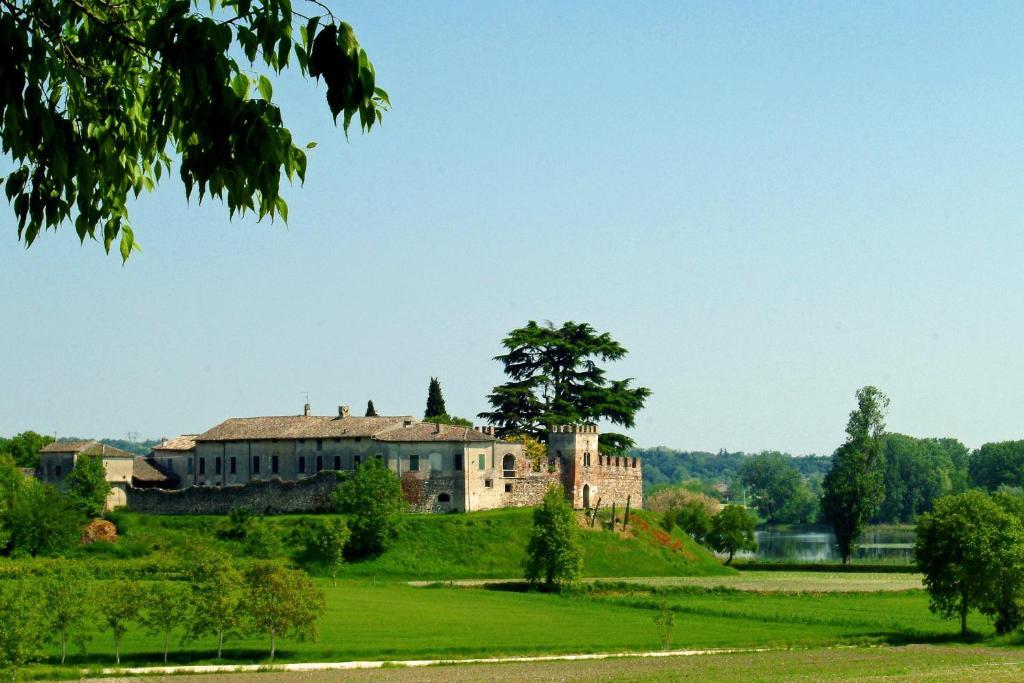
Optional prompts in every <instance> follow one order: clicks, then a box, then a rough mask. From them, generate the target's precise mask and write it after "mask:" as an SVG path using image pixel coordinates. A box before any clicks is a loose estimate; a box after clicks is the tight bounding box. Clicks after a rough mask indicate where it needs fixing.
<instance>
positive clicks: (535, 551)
mask: <svg viewBox="0 0 1024 683" xmlns="http://www.w3.org/2000/svg"><path fill="white" fill-rule="evenodd" d="M579 534H580V531H579V527H578V525H577V524H576V516H575V515H574V514H573V511H572V507H571V506H570V505H569V504H568V503H567V502H566V501H565V494H564V492H563V491H562V489H561V487H559V486H552V487H551V488H549V489H548V491H547V493H546V494H544V502H543V504H542V505H541V506H540V507H539V508H537V509H536V510H534V511H533V530H532V532H531V533H530V543H529V545H527V547H526V560H525V563H524V570H525V577H526V580H527V581H529V582H530V583H531V584H533V585H536V584H537V583H539V582H540V581H541V580H542V579H543V581H544V584H545V585H546V586H547V587H548V588H556V587H561V586H564V585H571V584H574V583H576V582H577V581H579V578H580V575H581V574H582V573H583V545H582V543H581V542H580V537H579Z"/></svg>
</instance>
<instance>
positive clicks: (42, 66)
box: [0, 0, 389, 259]
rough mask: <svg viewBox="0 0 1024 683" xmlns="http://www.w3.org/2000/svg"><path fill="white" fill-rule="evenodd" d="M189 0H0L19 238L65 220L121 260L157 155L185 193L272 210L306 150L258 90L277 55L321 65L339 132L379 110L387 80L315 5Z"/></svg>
mask: <svg viewBox="0 0 1024 683" xmlns="http://www.w3.org/2000/svg"><path fill="white" fill-rule="evenodd" d="M203 4H205V3H200V2H198V1H195V2H193V1H192V0H133V1H132V2H110V1H109V0H52V1H50V2H38V1H37V0H2V2H0V45H2V46H3V49H0V146H2V150H3V152H4V153H5V154H6V155H7V156H8V157H10V159H12V160H13V162H14V170H13V171H12V172H11V173H9V174H8V175H7V176H6V178H3V185H4V189H5V191H6V194H7V198H8V200H9V201H10V202H11V205H12V206H13V208H14V214H15V216H16V217H17V221H18V237H19V239H21V240H23V241H24V242H25V244H26V245H31V244H32V243H33V242H34V241H35V239H36V237H37V236H38V235H39V232H40V231H41V230H42V229H43V228H54V229H56V228H58V227H59V226H60V225H61V224H63V223H71V224H73V225H74V226H75V231H76V232H77V234H78V237H79V239H81V240H85V238H86V237H88V238H91V239H100V240H102V243H103V245H104V247H105V248H106V249H107V250H108V251H109V250H110V247H111V245H112V244H113V243H114V242H115V241H116V240H119V242H120V252H121V256H122V258H125V259H127V258H128V255H129V254H130V253H131V252H132V250H133V248H134V247H135V239H134V234H133V232H132V228H131V227H130V222H129V217H128V205H129V199H130V198H131V197H137V196H138V195H139V193H140V192H141V191H142V190H143V189H146V190H152V189H153V188H154V187H155V186H156V184H157V183H159V182H160V179H161V177H162V174H163V173H170V171H171V164H172V158H174V159H175V160H177V163H178V166H179V169H178V175H179V176H180V177H181V180H182V182H183V183H184V185H185V194H186V197H189V196H191V194H192V192H193V190H198V192H199V199H200V201H202V199H203V197H204V196H205V195H206V194H209V195H211V196H213V197H218V198H222V199H224V200H226V202H227V205H228V209H229V212H230V213H231V215H234V214H235V212H243V213H244V212H246V211H253V212H255V213H256V214H257V215H258V216H259V217H260V218H263V217H264V216H270V217H271V218H273V217H274V216H277V215H280V216H281V217H282V218H283V219H285V220H287V218H288V209H287V205H286V204H285V201H284V199H283V198H282V197H281V193H280V185H281V181H282V179H283V178H287V179H288V180H291V179H293V178H294V177H295V176H298V178H299V180H303V179H304V178H305V174H306V154H305V151H303V150H302V149H300V148H299V147H298V146H296V145H295V144H294V142H293V139H292V134H291V132H290V131H289V130H288V128H286V127H285V126H284V123H283V120H282V117H281V111H280V109H279V108H278V106H277V105H276V104H274V103H273V101H272V98H273V86H272V84H271V81H270V78H268V75H267V74H271V75H272V74H277V73H280V72H281V71H282V70H283V69H285V68H286V67H289V66H292V65H294V66H295V67H297V69H298V72H299V74H300V75H302V76H308V77H313V78H317V79H319V78H320V77H323V79H324V81H325V82H326V84H327V105H328V107H329V108H330V111H331V113H332V114H333V115H334V117H335V119H337V117H338V116H339V115H342V116H343V126H344V128H345V130H346V131H347V130H348V128H349V124H350V123H351V121H352V119H353V118H356V117H358V119H359V123H360V126H361V127H362V129H363V130H365V131H369V130H370V128H371V127H372V126H373V125H374V124H375V123H377V122H379V121H380V120H381V119H382V116H383V111H384V110H386V108H387V106H388V104H389V102H388V96H387V93H385V92H384V91H383V90H381V89H380V88H378V87H377V86H376V78H375V74H374V69H373V65H372V64H371V63H370V61H369V59H368V57H367V55H366V52H365V51H364V50H363V49H362V48H361V47H360V45H359V42H358V41H357V40H356V37H355V33H354V32H353V30H352V27H351V26H349V25H348V24H346V23H344V22H342V21H340V20H339V19H338V18H337V17H335V16H334V14H333V13H332V12H331V10H330V9H329V8H328V6H327V5H326V4H325V3H322V2H318V1H317V0H309V1H308V2H305V3H295V4H297V5H299V7H301V10H302V11H299V9H295V8H293V3H291V2H263V3H253V2H252V0H211V1H210V3H209V9H210V11H209V12H208V13H206V12H202V11H200V5H203ZM258 71H262V72H263V73H258ZM312 146H313V143H310V144H309V145H307V148H308V147H312Z"/></svg>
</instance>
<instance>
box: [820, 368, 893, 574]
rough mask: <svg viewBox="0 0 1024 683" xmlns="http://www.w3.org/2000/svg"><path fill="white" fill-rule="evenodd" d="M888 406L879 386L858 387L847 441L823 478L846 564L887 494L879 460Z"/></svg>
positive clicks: (826, 508)
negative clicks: (865, 526) (864, 527)
mask: <svg viewBox="0 0 1024 683" xmlns="http://www.w3.org/2000/svg"><path fill="white" fill-rule="evenodd" d="M888 407H889V399H888V397H886V395H885V394H883V393H882V392H881V391H879V390H878V389H877V388H875V387H872V386H867V387H864V388H862V389H859V390H858V391H857V408H856V409H855V410H854V411H853V412H851V413H850V419H849V422H848V423H847V426H846V443H844V444H843V445H842V446H840V447H839V448H838V449H837V450H836V452H835V454H834V455H833V456H832V469H831V470H829V473H828V474H826V475H825V479H824V481H823V482H822V488H823V489H824V496H823V497H822V501H821V507H822V512H823V513H824V515H825V519H827V520H828V522H829V523H830V524H831V525H832V528H833V530H834V531H835V534H836V541H837V542H838V544H839V553H840V555H842V557H843V564H850V561H851V560H852V558H853V549H854V547H855V546H856V543H857V539H859V538H860V534H861V530H862V529H863V526H864V524H865V523H866V522H867V521H868V519H869V518H870V517H871V515H872V514H873V513H874V511H875V510H876V509H877V508H878V506H879V505H880V504H881V503H882V500H883V498H884V496H885V489H884V481H883V478H882V472H881V468H880V466H879V460H880V457H881V453H882V439H883V437H884V436H885V413H886V410H887V409H888Z"/></svg>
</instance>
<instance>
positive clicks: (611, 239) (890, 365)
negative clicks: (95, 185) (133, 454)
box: [0, 2, 1024, 453]
mask: <svg viewBox="0 0 1024 683" xmlns="http://www.w3.org/2000/svg"><path fill="white" fill-rule="evenodd" d="M341 15H342V16H343V17H344V18H345V19H347V20H348V21H350V22H351V23H352V24H353V25H354V26H355V28H356V31H357V33H358V35H359V37H360V39H361V41H362V42H363V44H364V46H365V47H366V48H367V50H368V51H369V52H370V54H371V57H372V59H373V60H374V62H375V64H376V67H377V73H378V77H379V81H380V84H381V85H383V86H384V87H385V88H387V89H388V90H389V92H390V93H391V95H392V99H393V102H394V105H395V106H394V111H393V112H392V113H391V114H390V115H388V116H387V118H386V119H385V125H384V126H383V128H381V129H379V130H375V131H374V132H373V133H372V134H370V135H368V136H363V135H359V134H354V135H353V136H352V139H351V141H349V142H346V141H345V139H344V136H343V135H342V134H341V132H340V131H339V130H338V129H336V128H334V127H333V125H332V124H331V119H330V115H329V113H328V111H327V107H326V105H325V104H324V102H323V87H322V86H320V87H319V88H318V87H317V86H315V85H314V84H312V83H305V82H302V81H299V80H296V79H291V78H285V79H283V80H280V81H278V82H277V85H276V88H275V99H276V100H277V101H279V102H281V103H283V106H284V115H285V120H286V122H287V123H288V124H290V125H291V126H292V127H293V130H295V131H296V132H297V136H298V139H299V140H301V141H306V140H317V141H318V142H319V146H318V147H317V148H316V149H315V150H313V151H312V152H311V155H310V163H309V180H308V182H307V183H306V184H305V186H304V187H298V186H296V187H293V188H292V189H290V190H289V191H288V193H287V197H288V199H289V201H290V205H291V221H290V224H289V225H288V226H287V227H285V226H284V225H282V224H280V223H277V224H270V223H263V224H257V223H255V221H253V220H237V219H236V220H235V221H234V222H229V220H228V216H227V211H226V209H225V208H224V207H223V206H222V205H220V204H218V203H215V202H214V203H208V204H204V205H203V206H202V207H199V206H196V204H195V203H194V202H193V203H192V205H191V206H189V205H186V203H185V201H184V193H183V189H182V187H181V185H180V183H177V182H166V181H165V182H164V184H163V185H162V186H161V187H160V188H159V190H158V191H157V192H155V193H153V194H150V195H148V196H143V197H142V198H141V199H140V200H139V201H138V203H137V205H136V206H135V208H134V214H133V218H134V224H135V227H136V235H137V236H138V239H139V241H140V242H141V243H142V247H143V249H144V253H143V254H141V255H138V256H136V257H134V258H132V260H131V261H130V262H129V263H128V265H127V266H125V267H122V266H121V264H120V259H119V258H118V257H116V256H113V255H111V256H109V257H108V256H105V255H103V252H102V249H101V248H100V247H99V246H98V245H95V244H86V245H85V246H84V247H81V246H79V245H78V242H77V239H76V238H75V236H74V232H73V230H72V229H70V228H69V229H66V230H62V231H60V232H57V233H52V232H51V233H47V234H46V235H44V236H42V237H41V238H40V239H39V240H38V242H37V243H36V245H35V246H33V247H32V248H31V249H29V250H27V251H26V250H24V249H23V248H22V246H21V245H20V244H19V243H17V242H16V240H15V227H14V220H13V218H12V213H11V211H10V209H9V208H8V207H6V206H4V207H2V208H3V210H2V211H0V317H2V319H3V320H4V322H5V325H4V328H5V331H4V333H3V336H2V341H0V434H5V433H11V432H16V431H21V430H23V429H36V430H39V431H45V432H50V433H53V432H56V433H57V434H58V435H71V434H74V435H83V436H84V435H96V436H122V435H124V434H125V433H126V432H128V431H136V432H139V433H141V434H142V435H143V436H155V437H159V436H170V435H173V434H176V433H179V432H187V431H203V430H205V429H207V428H209V427H210V426H212V425H214V424H215V423H217V422H219V421H220V420H222V419H224V418H226V417H230V416H243V415H261V414H292V413H297V412H299V411H300V410H301V405H302V401H303V398H302V395H301V394H300V392H302V391H309V392H310V394H311V399H312V403H313V406H314V409H315V411H316V412H318V413H330V412H333V411H334V410H336V406H337V405H338V404H339V403H348V404H351V405H352V406H353V410H355V411H360V412H361V411H362V409H363V408H364V406H365V404H366V400H367V399H368V398H372V399H373V400H374V402H375V403H376V405H377V407H378V410H380V411H381V412H383V413H420V412H421V411H422V410H423V405H424V401H425V398H426V389H427V382H428V379H429V377H430V376H431V375H436V376H439V377H440V378H441V381H442V385H443V387H444V392H445V397H446V399H447V402H448V407H449V410H450V412H453V413H456V414H460V415H466V416H472V415H474V414H475V413H477V412H479V411H481V410H483V409H485V408H486V404H485V401H484V396H485V395H486V394H487V393H488V391H489V390H490V388H491V387H492V386H494V385H495V384H496V383H498V382H499V381H500V380H501V379H502V376H501V374H500V367H499V366H498V364H497V363H495V362H494V361H492V360H491V357H492V356H494V355H495V354H497V353H499V352H500V347H499V342H500V339H501V337H502V336H503V334H504V333H505V332H507V331H508V330H509V329H511V328H513V327H515V326H518V325H521V324H522V323H524V322H526V321H527V320H529V319H531V318H532V319H538V320H545V319H550V320H553V321H556V322H561V321H563V320H566V319H572V320H585V321H590V322H591V323H592V324H593V325H595V326H596V327H597V328H599V329H601V330H606V331H609V332H611V333H612V335H613V336H614V337H616V338H617V339H619V340H620V341H621V342H622V343H623V344H624V345H625V346H626V347H627V348H628V349H629V350H630V352H631V353H630V355H629V357H628V359H627V360H626V361H624V362H621V363H619V364H617V365H616V366H614V367H612V368H611V369H610V375H611V376H612V377H619V376H631V377H635V378H636V379H637V381H638V382H639V383H640V384H642V385H645V386H649V387H651V388H652V389H653V391H654V396H653V397H652V398H651V400H650V402H649V405H648V408H647V409H646V410H645V411H643V413H642V414H641V415H640V416H639V420H638V424H637V428H636V429H635V430H634V432H633V435H634V436H635V438H636V439H637V441H638V442H639V443H640V444H641V445H647V446H653V445H658V444H664V445H669V446H673V447H678V448H688V449H709V450H717V449H718V448H727V449H730V450H738V449H745V450H760V449H780V450H786V451H790V452H794V453H809V452H822V453H825V452H831V450H832V449H833V448H834V447H835V446H836V445H837V444H838V443H840V442H841V440H842V437H843V427H844V425H845V422H846V416H847V413H848V412H849V411H850V409H851V408H852V407H853V393H854V391H855V390H856V389H857V388H858V387H860V386H862V385H865V384H876V385H878V386H879V387H881V388H882V389H883V390H884V391H886V392H887V393H888V394H889V395H890V396H891V398H892V409H891V413H890V419H889V426H890V428H891V429H893V430H898V431H902V432H905V433H909V434H913V435H917V436H947V435H949V436H956V437H959V438H961V439H963V440H964V441H965V442H966V443H967V444H968V445H970V446H977V445H980V444H981V443H983V442H985V441H989V440H1002V439H1011V438H1022V437H1024V412H1022V407H1024V363H1022V360H1024V356H1022V349H1024V316H1022V306H1021V302H1022V294H1024V268H1022V267H1021V262H1022V259H1021V254H1022V251H1024V225H1022V218H1024V191H1022V183H1024V154H1022V152H1024V69H1022V67H1021V65H1022V64H1024V41H1022V40H1021V36H1022V35H1024V5H1021V4H1020V3H1005V4H998V3H989V2H985V3H966V2H965V3H962V4H946V3H939V2H927V3H919V4H914V3H750V4H745V3H706V4H691V3H686V4H683V3H676V2H666V3H648V4H645V5H643V6H638V5H636V4H635V3H620V4H617V5H613V4H610V3H598V2H572V3H569V2H559V3H547V4H542V3H532V2H531V3H507V4H498V3H479V2H465V3H418V2H416V3H399V2H395V3H386V4H384V5H382V4H381V3H366V2H347V3H344V10H343V11H342V12H341Z"/></svg>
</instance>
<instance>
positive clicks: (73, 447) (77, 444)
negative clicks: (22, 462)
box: [39, 441, 135, 458]
mask: <svg viewBox="0 0 1024 683" xmlns="http://www.w3.org/2000/svg"><path fill="white" fill-rule="evenodd" d="M39 452H40V453H78V454H79V455H102V456H103V457H105V458H134V457H135V454H134V453H129V452H128V451H122V450H121V449H120V448H114V447H113V446H108V445H107V444H105V443H100V442H99V441H54V442H53V443H51V444H47V445H46V446H44V447H43V448H41V449H40V450H39Z"/></svg>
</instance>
